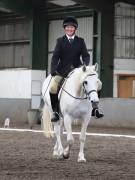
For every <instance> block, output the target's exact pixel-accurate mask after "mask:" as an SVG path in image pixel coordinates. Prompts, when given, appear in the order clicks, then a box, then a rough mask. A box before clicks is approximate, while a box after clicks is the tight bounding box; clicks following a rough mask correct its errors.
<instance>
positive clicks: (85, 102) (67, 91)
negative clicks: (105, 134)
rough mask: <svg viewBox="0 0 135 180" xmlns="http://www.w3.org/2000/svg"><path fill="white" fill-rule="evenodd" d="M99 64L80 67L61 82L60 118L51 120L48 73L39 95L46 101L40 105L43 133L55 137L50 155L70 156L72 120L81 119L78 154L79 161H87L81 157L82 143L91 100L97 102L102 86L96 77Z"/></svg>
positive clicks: (89, 114) (90, 110)
mask: <svg viewBox="0 0 135 180" xmlns="http://www.w3.org/2000/svg"><path fill="white" fill-rule="evenodd" d="M97 70H98V65H97V64H96V65H94V66H82V67H79V68H76V69H74V70H73V71H72V72H71V73H70V74H69V75H68V77H67V78H66V79H65V82H64V84H63V85H62V87H61V90H60V92H59V102H60V103H59V106H60V116H61V119H60V121H58V122H56V123H53V125H52V123H51V119H50V117H51V113H52V108H51V102H50V96H49V82H50V80H51V75H49V76H48V77H47V78H46V80H45V82H44V83H43V87H42V95H43V99H44V102H45V105H44V107H43V115H42V123H43V129H44V132H45V135H46V136H47V137H50V136H53V130H52V128H53V126H54V134H55V136H56V144H55V146H54V151H53V155H54V156H56V157H57V158H69V155H70V150H71V146H72V144H73V142H74V138H73V135H72V122H73V121H74V120H76V119H77V120H80V122H81V124H82V127H81V133H80V151H79V154H78V162H86V159H85V157H84V144H85V139H86V130H87V126H88V124H89V121H90V118H91V112H92V105H91V101H93V102H98V101H99V98H98V93H97V91H98V90H100V89H101V86H102V83H101V81H100V80H99V79H98V74H97ZM63 125H64V128H65V130H66V133H67V146H66V148H63V146H62V142H61V127H63Z"/></svg>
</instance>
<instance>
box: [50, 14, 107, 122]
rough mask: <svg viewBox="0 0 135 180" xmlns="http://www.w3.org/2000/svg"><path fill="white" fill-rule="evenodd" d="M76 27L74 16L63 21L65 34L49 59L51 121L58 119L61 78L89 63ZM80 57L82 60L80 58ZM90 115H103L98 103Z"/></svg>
mask: <svg viewBox="0 0 135 180" xmlns="http://www.w3.org/2000/svg"><path fill="white" fill-rule="evenodd" d="M77 27H78V22H77V20H76V18H75V17H73V16H68V17H66V18H65V20H64V21H63V28H64V32H65V35H64V36H63V37H60V38H58V39H57V43H56V46H55V50H54V53H53V56H52V61H51V75H52V79H51V82H50V89H49V93H50V99H51V106H52V110H53V113H52V117H51V121H52V122H57V121H58V120H59V114H58V112H59V110H58V109H59V107H58V89H59V85H60V83H61V82H62V80H63V79H64V78H65V77H66V76H67V75H68V73H69V72H70V71H71V70H73V69H74V68H77V67H79V66H81V65H82V64H85V65H89V62H90V55H89V53H88V51H87V48H86V44H85V42H84V39H83V38H80V37H78V36H76V34H75V32H76V29H77ZM80 57H82V61H81V60H80ZM92 106H93V110H92V116H95V117H96V118H101V117H103V116H104V115H103V114H102V113H100V112H99V111H98V104H95V103H94V104H93V103H92Z"/></svg>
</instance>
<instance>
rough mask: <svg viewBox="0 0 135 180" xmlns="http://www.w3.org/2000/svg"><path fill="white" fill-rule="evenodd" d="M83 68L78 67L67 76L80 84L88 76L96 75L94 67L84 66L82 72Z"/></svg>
mask: <svg viewBox="0 0 135 180" xmlns="http://www.w3.org/2000/svg"><path fill="white" fill-rule="evenodd" d="M83 67H84V66H80V67H79V68H75V69H74V70H73V71H71V72H70V73H69V75H68V77H71V76H72V77H74V78H75V79H76V81H77V82H82V81H83V80H84V79H85V78H86V77H87V76H88V75H90V74H96V75H97V72H96V71H95V66H85V70H83Z"/></svg>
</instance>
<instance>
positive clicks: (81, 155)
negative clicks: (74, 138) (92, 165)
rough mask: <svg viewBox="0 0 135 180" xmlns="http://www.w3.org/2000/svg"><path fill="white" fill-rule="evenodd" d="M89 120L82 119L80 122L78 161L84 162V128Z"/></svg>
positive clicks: (85, 128)
mask: <svg viewBox="0 0 135 180" xmlns="http://www.w3.org/2000/svg"><path fill="white" fill-rule="evenodd" d="M88 123H89V120H84V121H83V123H82V128H81V134H80V151H79V154H78V162H86V159H85V157H84V145H85V139H86V130H87V126H88Z"/></svg>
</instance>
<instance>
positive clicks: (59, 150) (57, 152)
mask: <svg viewBox="0 0 135 180" xmlns="http://www.w3.org/2000/svg"><path fill="white" fill-rule="evenodd" d="M60 128H61V127H60V124H59V122H58V123H55V124H54V133H55V135H56V144H55V146H54V151H53V156H55V157H58V158H63V146H62V142H61V130H60Z"/></svg>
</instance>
